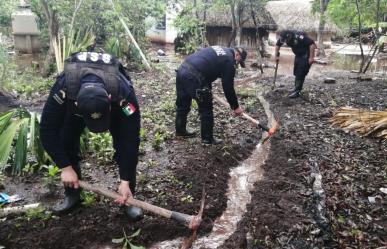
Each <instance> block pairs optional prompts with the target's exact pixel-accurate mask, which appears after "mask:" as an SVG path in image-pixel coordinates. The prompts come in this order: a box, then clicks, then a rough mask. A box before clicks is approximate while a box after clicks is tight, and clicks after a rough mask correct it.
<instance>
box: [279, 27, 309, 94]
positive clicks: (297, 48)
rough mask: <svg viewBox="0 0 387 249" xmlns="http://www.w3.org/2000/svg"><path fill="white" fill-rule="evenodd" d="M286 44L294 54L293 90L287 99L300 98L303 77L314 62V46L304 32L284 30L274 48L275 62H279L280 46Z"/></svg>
mask: <svg viewBox="0 0 387 249" xmlns="http://www.w3.org/2000/svg"><path fill="white" fill-rule="evenodd" d="M284 43H286V45H288V46H289V47H291V48H292V51H293V53H294V54H295V56H296V57H295V59H294V69H293V74H294V76H296V79H295V83H294V85H295V87H294V90H293V91H292V92H291V93H290V94H289V96H288V97H289V98H297V97H299V96H300V93H301V90H302V86H303V85H304V81H305V77H306V75H307V74H308V72H309V69H310V67H311V66H312V64H313V62H314V54H315V49H316V44H315V43H314V41H313V40H312V39H311V38H309V37H308V36H307V34H306V33H304V32H297V31H290V30H285V31H282V32H281V33H280V38H279V39H278V40H277V44H276V47H275V60H276V61H278V60H279V51H280V48H281V46H282V45H283V44H284Z"/></svg>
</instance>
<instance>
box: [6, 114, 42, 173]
mask: <svg viewBox="0 0 387 249" xmlns="http://www.w3.org/2000/svg"><path fill="white" fill-rule="evenodd" d="M39 137H40V136H39V122H38V119H37V116H36V114H35V113H29V112H28V111H27V110H26V109H24V108H17V109H12V110H9V111H7V112H4V113H1V114H0V171H4V170H5V168H6V167H7V165H8V162H10V165H11V173H12V174H14V175H16V174H20V173H21V172H22V170H23V168H24V166H25V165H26V162H27V154H28V153H29V152H30V153H31V154H33V155H34V156H35V158H36V161H37V163H38V164H39V165H41V164H43V163H45V162H46V161H47V159H48V158H47V156H46V155H45V152H44V149H43V146H42V144H41V142H40V138H39Z"/></svg>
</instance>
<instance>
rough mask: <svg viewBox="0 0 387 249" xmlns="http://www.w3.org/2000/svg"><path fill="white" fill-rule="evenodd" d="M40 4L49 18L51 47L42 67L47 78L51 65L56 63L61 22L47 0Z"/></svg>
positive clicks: (41, 0) (42, 72)
mask: <svg viewBox="0 0 387 249" xmlns="http://www.w3.org/2000/svg"><path fill="white" fill-rule="evenodd" d="M40 4H41V5H42V7H43V10H44V14H45V16H46V18H47V23H48V33H49V38H50V46H49V49H48V52H47V55H46V58H45V60H44V66H43V67H42V70H41V74H42V76H45V77H47V76H48V75H49V73H50V65H51V64H52V63H53V61H54V56H55V55H54V43H55V41H56V39H57V37H58V33H59V22H58V17H57V15H56V11H55V10H53V9H51V8H50V6H49V5H48V2H47V0H40Z"/></svg>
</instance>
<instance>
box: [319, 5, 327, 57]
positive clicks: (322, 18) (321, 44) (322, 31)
mask: <svg viewBox="0 0 387 249" xmlns="http://www.w3.org/2000/svg"><path fill="white" fill-rule="evenodd" d="M328 3H329V0H320V11H319V12H320V20H319V25H318V32H317V48H318V50H317V56H322V57H324V56H325V48H324V34H325V23H326V16H325V12H326V10H327V7H328Z"/></svg>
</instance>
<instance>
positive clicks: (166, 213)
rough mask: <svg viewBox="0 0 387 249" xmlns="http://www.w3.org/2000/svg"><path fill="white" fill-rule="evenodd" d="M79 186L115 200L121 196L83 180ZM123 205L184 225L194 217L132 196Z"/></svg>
mask: <svg viewBox="0 0 387 249" xmlns="http://www.w3.org/2000/svg"><path fill="white" fill-rule="evenodd" d="M79 186H81V187H82V188H84V189H86V190H89V191H92V192H94V193H96V194H99V195H102V196H105V197H108V198H110V199H114V200H115V199H117V198H119V197H121V196H120V195H119V194H118V193H116V192H113V191H111V190H108V189H104V188H101V187H98V186H95V185H92V184H90V183H88V182H85V181H79ZM125 205H132V206H135V207H139V208H142V209H144V210H147V211H149V212H152V213H154V214H158V215H160V216H163V217H165V218H168V219H174V220H176V221H178V222H180V223H183V224H184V225H186V226H188V225H189V223H190V222H191V220H192V218H193V217H194V216H192V215H187V214H183V213H179V212H174V211H170V210H168V209H165V208H161V207H158V206H155V205H152V204H149V203H146V202H143V201H139V200H136V199H134V198H128V199H127V200H126V203H125Z"/></svg>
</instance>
